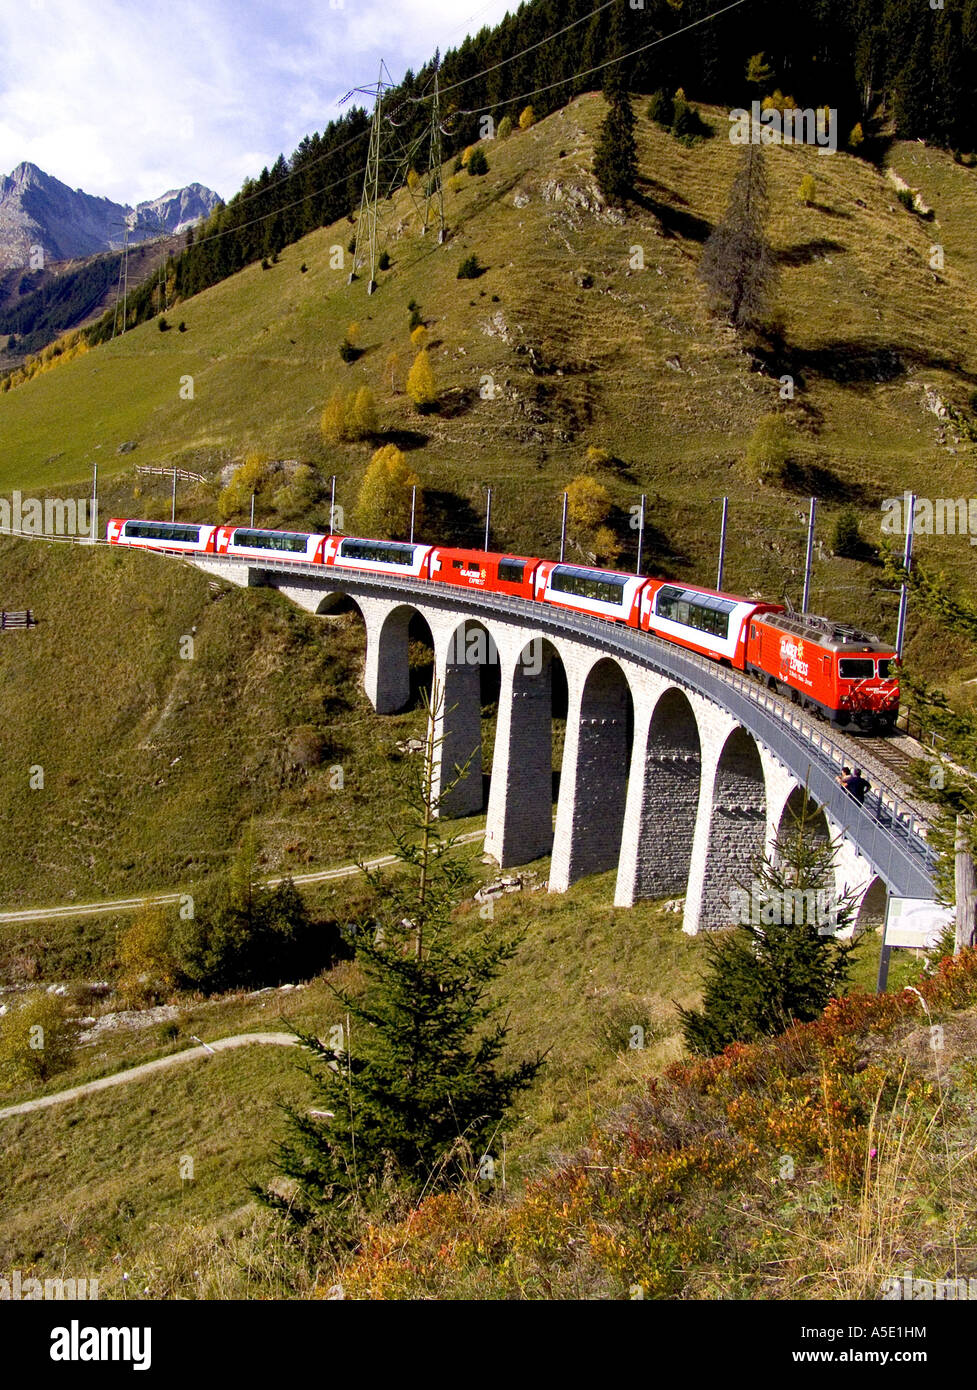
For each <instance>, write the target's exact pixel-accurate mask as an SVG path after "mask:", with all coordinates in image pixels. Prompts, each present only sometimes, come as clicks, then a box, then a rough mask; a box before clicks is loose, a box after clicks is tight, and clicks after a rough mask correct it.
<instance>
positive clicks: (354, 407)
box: [346, 386, 377, 439]
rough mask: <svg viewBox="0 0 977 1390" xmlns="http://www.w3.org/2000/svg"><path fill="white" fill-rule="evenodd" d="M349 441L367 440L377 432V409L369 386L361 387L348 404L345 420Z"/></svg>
mask: <svg viewBox="0 0 977 1390" xmlns="http://www.w3.org/2000/svg"><path fill="white" fill-rule="evenodd" d="M346 428H347V433H348V434H349V437H350V439H369V438H370V436H371V435H374V434H376V432H377V407H376V401H375V400H374V399H373V392H372V391H371V390H370V388H369V386H361V387H360V388H359V390H358V391H357V392H356V393H355V395H354V396H353V399H352V401H351V402H350V407H349V414H348V419H347V425H346Z"/></svg>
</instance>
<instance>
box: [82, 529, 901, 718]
mask: <svg viewBox="0 0 977 1390" xmlns="http://www.w3.org/2000/svg"><path fill="white" fill-rule="evenodd" d="M106 535H107V539H108V540H109V541H110V542H111V544H113V545H131V546H137V547H140V548H142V549H149V550H163V551H169V552H170V553H175V554H187V553H191V554H192V553H197V554H208V555H213V554H218V555H228V556H232V557H237V558H240V559H244V560H252V561H253V560H256V559H258V560H260V559H267V560H276V561H282V560H285V561H294V562H295V563H300V564H311V565H326V566H330V567H335V568H338V569H345V570H352V571H356V570H365V571H369V572H370V573H373V574H396V575H403V576H405V577H408V578H414V579H420V580H427V581H428V582H430V583H432V584H449V585H453V586H454V587H456V588H461V589H470V590H477V591H479V592H482V593H498V594H510V595H513V596H515V597H517V598H523V599H527V600H530V601H533V602H536V603H545V604H548V605H549V606H551V607H556V608H564V609H570V610H573V611H575V612H580V613H590V614H594V615H595V616H597V617H600V618H603V619H605V620H607V621H608V622H616V623H623V624H624V625H625V626H627V627H632V628H635V629H637V630H639V631H641V632H646V633H648V634H649V636H652V637H656V638H658V639H659V640H661V641H664V642H674V643H676V644H678V645H679V646H682V647H687V648H688V649H689V650H690V651H694V652H698V653H700V654H701V655H703V656H707V657H709V658H711V659H712V660H713V661H716V662H718V663H719V664H720V665H723V666H729V667H731V668H733V669H735V670H737V671H745V672H750V673H752V674H753V675H755V676H756V677H757V678H758V679H759V680H761V681H763V682H764V683H765V684H766V685H767V686H768V687H769V688H770V689H771V690H782V691H783V692H784V693H785V694H788V695H789V696H790V697H791V698H792V699H793V700H794V701H795V702H796V703H797V704H801V705H803V706H804V707H805V708H807V709H810V710H812V711H813V712H814V713H815V714H816V715H818V716H819V717H821V718H825V719H829V720H831V722H832V723H834V724H837V725H839V726H840V727H842V728H844V727H845V726H846V725H848V724H851V723H855V724H857V725H858V726H859V727H860V728H862V729H865V730H870V729H876V730H878V731H880V732H883V733H889V732H891V731H892V729H893V728H894V727H895V722H896V716H897V715H898V712H899V681H898V676H897V671H896V668H897V664H898V661H897V657H896V653H895V651H894V650H893V648H892V647H890V646H886V645H885V644H884V643H881V642H879V641H878V640H877V639H876V638H874V637H871V636H869V635H868V634H866V633H863V632H859V631H858V630H857V629H855V628H852V627H847V626H845V625H844V624H842V623H833V622H831V621H830V620H829V619H827V618H818V617H814V616H812V615H810V614H793V613H786V612H785V611H784V609H783V607H782V606H781V605H779V604H774V603H765V602H763V601H761V600H758V599H748V598H742V597H737V596H735V595H733V594H723V593H718V592H717V591H716V590H714V589H704V588H701V587H699V586H697V585H694V584H675V583H671V582H669V581H668V580H664V579H648V578H645V577H644V576H642V575H635V574H624V573H622V572H621V571H618V570H602V569H593V568H589V567H587V566H582V565H568V564H563V563H557V562H556V561H553V560H540V559H533V558H531V557H529V556H526V555H499V554H493V553H490V552H487V551H484V550H461V549H452V548H448V547H445V546H436V545H421V544H414V543H405V542H403V541H383V540H368V539H365V538H362V537H357V536H326V535H319V534H306V533H305V532H297V531H296V532H292V531H267V530H261V529H257V528H255V527H246V526H198V525H189V524H186V523H183V522H165V521H123V520H118V519H116V520H112V521H110V522H109V523H108V526H107V529H106Z"/></svg>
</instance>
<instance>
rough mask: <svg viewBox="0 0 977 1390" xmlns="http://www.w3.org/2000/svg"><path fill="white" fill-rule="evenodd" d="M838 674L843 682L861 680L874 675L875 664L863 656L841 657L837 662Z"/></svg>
mask: <svg viewBox="0 0 977 1390" xmlns="http://www.w3.org/2000/svg"><path fill="white" fill-rule="evenodd" d="M838 674H839V676H840V677H841V679H842V680H844V681H854V680H862V679H864V677H866V676H874V675H875V662H874V661H872V659H871V658H870V657H865V656H843V657H842V658H841V660H840V661H839V662H838Z"/></svg>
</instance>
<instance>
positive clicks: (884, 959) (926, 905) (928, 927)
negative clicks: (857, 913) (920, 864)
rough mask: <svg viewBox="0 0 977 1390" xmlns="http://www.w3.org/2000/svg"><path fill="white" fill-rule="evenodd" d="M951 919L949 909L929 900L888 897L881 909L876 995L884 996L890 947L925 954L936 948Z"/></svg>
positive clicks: (951, 911)
mask: <svg viewBox="0 0 977 1390" xmlns="http://www.w3.org/2000/svg"><path fill="white" fill-rule="evenodd" d="M952 918H953V908H952V907H946V906H944V904H943V903H938V902H934V901H933V900H932V899H930V898H894V897H892V896H891V895H890V897H889V900H888V902H887V903H886V907H885V926H884V928H883V931H882V950H881V953H880V955H879V979H878V985H877V986H876V993H877V994H884V993H885V987H886V984H887V983H888V979H889V953H890V951H892V950H893V948H894V947H897V946H905V947H910V948H911V949H913V950H917V951H925V950H928V949H929V948H930V947H932V946H935V945H936V943H937V942H938V941H939V939H940V937H941V936H942V935H943V933H944V931H945V930H946V928H947V927H948V926H949V924H950V922H951V920H952Z"/></svg>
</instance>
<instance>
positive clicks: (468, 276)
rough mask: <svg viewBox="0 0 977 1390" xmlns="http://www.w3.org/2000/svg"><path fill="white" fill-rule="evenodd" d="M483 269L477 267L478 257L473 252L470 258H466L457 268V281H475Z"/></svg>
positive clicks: (479, 266)
mask: <svg viewBox="0 0 977 1390" xmlns="http://www.w3.org/2000/svg"><path fill="white" fill-rule="evenodd" d="M483 269H484V267H483V266H481V265H479V262H478V257H477V256H476V255H475V253H474V251H473V252H472V254H471V255H470V256H466V257H465V259H464V260H463V261H462V263H461V265H460V266H459V267H458V279H459V280H477V279H478V277H479V276H480V275H481V274H482V271H483Z"/></svg>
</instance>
